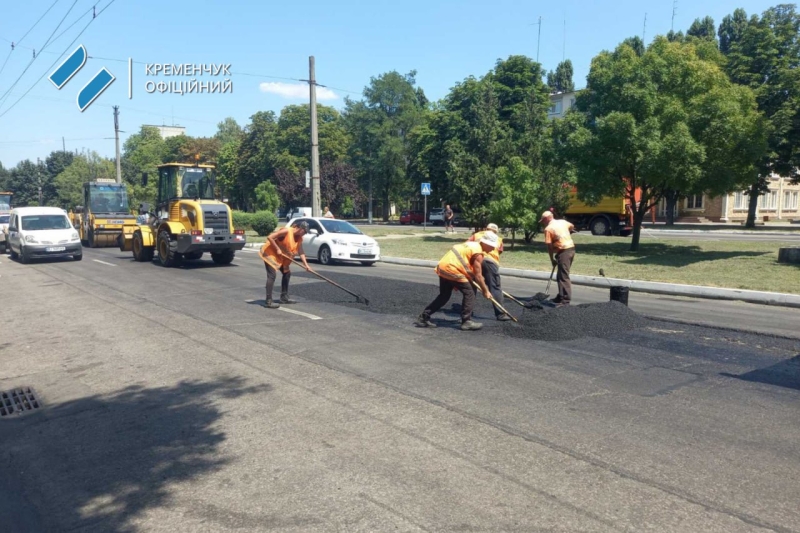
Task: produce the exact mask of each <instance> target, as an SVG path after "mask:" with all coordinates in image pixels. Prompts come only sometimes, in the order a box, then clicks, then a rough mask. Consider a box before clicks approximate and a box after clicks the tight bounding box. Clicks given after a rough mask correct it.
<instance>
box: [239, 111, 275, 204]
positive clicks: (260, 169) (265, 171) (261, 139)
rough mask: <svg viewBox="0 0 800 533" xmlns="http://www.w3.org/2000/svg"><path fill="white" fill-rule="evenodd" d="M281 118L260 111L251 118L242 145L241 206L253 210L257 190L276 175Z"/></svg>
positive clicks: (240, 147)
mask: <svg viewBox="0 0 800 533" xmlns="http://www.w3.org/2000/svg"><path fill="white" fill-rule="evenodd" d="M276 146H277V118H276V117H275V113H273V112H272V111H259V112H257V113H256V114H254V115H253V116H251V117H250V124H248V125H247V126H246V127H245V132H244V137H243V138H242V142H241V145H240V146H239V154H238V163H237V166H238V175H237V176H236V192H237V193H238V195H239V198H238V204H239V205H240V206H241V207H243V208H245V209H252V205H253V202H254V201H255V188H256V187H257V186H258V184H259V183H261V182H263V181H266V180H271V179H273V177H274V176H275V166H274V161H275V156H276Z"/></svg>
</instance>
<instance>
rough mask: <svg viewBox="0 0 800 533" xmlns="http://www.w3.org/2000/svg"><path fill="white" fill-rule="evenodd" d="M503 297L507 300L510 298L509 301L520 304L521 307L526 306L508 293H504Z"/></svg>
mask: <svg viewBox="0 0 800 533" xmlns="http://www.w3.org/2000/svg"><path fill="white" fill-rule="evenodd" d="M503 296H505V297H506V298H508V299H509V300H511V301H512V302H514V303H518V304H519V305H521V306H522V307H525V304H524V303H522V302H520V301H519V300H517V299H516V298H514V297H513V296H511V295H510V294H508V293H507V292H506V291H503Z"/></svg>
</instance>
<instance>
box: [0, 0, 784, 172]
mask: <svg viewBox="0 0 800 533" xmlns="http://www.w3.org/2000/svg"><path fill="white" fill-rule="evenodd" d="M54 1H55V0H26V1H24V2H22V1H14V2H12V1H10V0H6V1H5V2H3V8H2V11H3V12H2V17H0V68H2V65H3V63H4V62H6V59H8V61H7V63H6V65H5V67H4V68H3V70H2V72H0V96H2V95H3V94H4V93H6V92H7V91H8V89H9V87H11V85H12V84H13V83H14V82H15V81H17V79H18V77H19V76H20V74H22V72H23V70H24V69H25V68H26V67H28V65H29V63H30V61H31V59H32V57H33V51H32V49H33V48H36V49H37V50H40V49H41V47H42V45H44V43H45V42H47V40H48V37H50V35H51V34H52V35H53V36H54V37H56V36H58V35H59V34H61V33H62V32H64V31H65V30H67V28H68V27H69V26H70V25H71V24H73V22H74V23H75V24H74V26H72V27H71V28H70V29H68V30H67V31H66V32H65V33H63V35H61V37H59V38H58V39H57V40H52V41H51V42H50V43H49V44H48V45H47V47H46V48H45V50H44V52H42V53H39V54H38V56H37V58H36V59H35V60H34V61H33V63H31V64H30V66H29V68H28V70H27V72H26V73H25V74H24V75H23V76H22V78H20V79H19V82H18V83H17V85H16V86H15V87H14V88H13V89H12V90H11V91H10V93H9V94H8V95H7V96H6V98H5V99H2V98H0V115H2V116H0V162H2V164H3V165H4V166H5V167H6V168H9V167H12V166H14V165H15V164H16V163H17V162H18V161H20V160H23V159H26V158H29V159H32V160H34V161H35V160H36V158H37V157H41V158H43V159H44V158H45V157H46V156H47V155H48V154H49V153H50V152H51V151H52V150H60V149H61V146H62V141H61V139H62V137H64V138H65V139H66V147H67V149H68V150H75V149H78V150H82V149H84V148H85V149H91V150H96V151H97V152H98V153H100V155H102V156H105V157H113V155H114V140H113V137H114V121H113V111H112V106H113V105H119V106H120V129H121V130H123V131H124V132H125V133H123V134H121V141H123V142H124V140H125V139H126V138H127V136H128V135H129V134H130V133H135V132H136V131H138V130H139V128H140V126H141V125H142V124H157V125H159V124H168V125H169V124H173V123H174V124H176V125H181V126H185V127H186V133H187V134H188V135H192V136H208V135H213V134H214V132H215V131H216V124H217V123H218V122H219V121H221V120H222V119H224V118H225V117H228V116H232V117H234V118H235V119H236V120H237V121H238V122H239V124H240V125H245V124H246V123H247V122H248V121H249V117H250V116H251V115H252V114H253V113H255V112H256V111H259V110H274V111H275V112H276V113H277V112H279V111H280V109H281V108H282V107H283V106H285V105H287V104H297V103H304V102H306V101H307V95H308V90H307V85H305V88H304V89H303V90H302V91H299V95H298V96H292V89H291V87H285V86H282V85H280V86H275V85H272V86H267V87H266V88H267V89H272V90H273V91H278V92H285V93H289V94H288V95H283V96H282V95H280V94H276V93H275V92H265V91H264V90H262V85H261V84H263V83H278V84H297V83H299V82H296V81H292V80H291V79H289V80H287V79H277V78H296V79H306V78H307V77H308V57H309V56H311V55H313V56H315V58H316V76H317V80H318V82H319V83H321V84H325V85H327V86H329V87H331V88H334V89H332V91H333V93H335V94H334V96H335V98H334V99H328V100H326V99H323V98H322V96H324V94H323V93H322V91H320V99H319V101H320V103H324V104H328V105H333V106H334V107H337V108H341V107H342V105H343V103H344V102H343V98H344V97H345V96H350V97H352V98H359V97H360V95H361V91H362V90H363V88H364V86H365V85H367V84H368V83H369V80H370V77H371V76H377V75H380V74H381V73H384V72H387V71H391V70H397V71H399V72H401V73H406V72H408V71H410V70H412V69H414V70H416V71H417V82H418V84H419V85H420V86H421V87H422V88H423V89H424V91H425V93H426V94H427V95H428V97H429V98H430V99H432V100H436V99H439V98H442V97H444V96H445V95H446V94H447V92H448V90H449V89H450V88H451V87H452V86H453V85H454V84H455V83H456V82H458V81H460V80H463V79H464V78H466V77H468V76H470V75H475V76H481V75H483V74H485V73H486V72H487V71H488V70H490V69H491V68H492V67H493V66H494V64H495V62H496V60H497V59H499V58H506V57H508V56H509V55H512V54H525V55H528V56H529V57H532V58H536V53H537V32H538V26H537V25H535V23H536V22H537V21H538V19H539V17H540V16H541V17H542V31H541V48H540V50H539V60H540V62H541V63H542V64H543V66H544V68H545V69H547V70H550V69H554V68H555V66H556V65H557V64H558V62H559V61H560V60H561V59H562V53H563V52H564V35H565V25H564V20H565V18H566V57H567V58H569V59H571V60H572V62H573V65H574V67H575V84H576V86H577V87H578V88H581V87H583V86H584V84H585V79H586V74H587V73H588V70H589V65H590V62H591V59H592V57H594V56H595V55H596V54H597V53H598V52H600V51H601V50H604V49H613V48H614V47H615V46H616V45H617V44H618V43H619V42H620V41H621V40H622V39H624V38H626V37H629V36H632V35H640V36H641V35H642V30H643V23H644V19H645V13H646V14H647V25H646V34H645V40H646V42H650V41H651V40H652V38H653V36H655V35H656V34H664V33H666V32H667V31H669V29H670V25H671V19H672V12H673V1H672V0H657V1H656V0H645V1H644V2H637V1H634V0H620V1H617V2H596V3H590V2H588V1H583V2H579V1H577V0H564V1H562V2H559V3H555V2H548V3H547V4H544V3H542V4H539V5H537V3H534V2H530V1H520V0H516V1H513V0H491V1H488V0H458V1H456V0H424V1H423V0H406V1H405V2H401V3H398V2H387V1H385V0H384V1H382V0H377V1H373V2H365V1H354V0H340V1H338V2H334V3H332V2H329V1H326V2H321V1H318V0H306V1H304V2H294V3H290V2H255V1H252V0H251V1H249V2H245V1H243V0H226V1H224V2H219V1H214V0H207V1H206V2H202V3H201V2H198V1H196V0H195V1H188V0H161V1H155V0H113V1H112V0H100V1H99V2H97V12H98V13H99V12H100V10H101V9H103V8H104V7H105V6H107V5H108V8H107V9H105V10H104V11H103V12H102V13H101V14H99V15H98V16H97V17H96V18H95V19H94V20H93V21H92V22H91V24H89V21H90V20H92V15H91V7H92V5H94V4H95V2H96V1H97V0H58V1H57V2H56V3H55V6H54V7H52V9H50V11H49V12H48V13H47V14H46V15H45V16H44V18H42V19H41V21H40V22H39V23H38V25H37V26H36V27H35V28H34V29H33V30H32V31H30V33H28V34H27V35H26V36H25V37H24V39H23V40H22V42H21V43H20V44H19V46H18V47H17V48H16V50H15V51H13V52H11V45H10V43H9V41H15V42H19V41H20V38H22V37H23V35H25V33H26V32H27V31H28V30H29V29H30V28H31V27H32V26H33V25H34V23H35V22H36V21H37V20H38V19H39V18H40V17H41V16H42V15H43V14H44V13H45V12H46V11H47V10H48V8H50V7H51V6H52V5H53V3H54ZM73 3H74V7H72V6H73ZM109 3H110V4H109ZM777 3H778V2H763V1H757V0H737V1H736V2H731V1H721V0H696V1H694V2H688V1H686V0H681V1H680V2H679V3H678V5H677V15H676V16H675V30H676V31H677V30H684V31H685V30H686V29H687V28H688V27H689V25H690V24H691V22H692V21H693V20H694V19H695V18H697V17H703V16H705V15H711V16H712V17H713V18H714V21H715V23H716V24H719V22H720V21H721V20H722V18H723V17H724V16H725V15H726V14H729V13H731V12H733V10H734V9H735V8H737V7H742V8H744V9H745V10H746V11H747V13H748V15H750V14H752V13H761V12H762V11H764V10H765V9H767V8H768V7H770V6H771V5H775V4H777ZM70 7H72V11H71V12H70V13H69V15H67V11H68V10H69V9H70ZM87 10H88V11H89V14H85V15H84V13H86V12H87ZM65 15H67V16H66V19H64V23H63V24H62V25H61V27H60V28H59V29H58V30H57V31H55V33H54V30H55V28H56V27H57V26H58V24H59V22H60V21H61V20H62V18H64V16H65ZM87 24H89V25H88V27H87V28H86V30H85V32H84V33H83V34H82V35H81V36H80V37H79V38H78V40H77V41H75V43H74V44H72V45H71V46H70V42H71V41H72V40H73V39H75V38H76V37H78V34H79V33H80V31H81V30H82V29H83V28H84V27H85V26H86V25H87ZM78 44H83V45H84V46H85V47H86V49H87V50H88V52H89V55H90V56H95V57H92V58H90V59H89V60H88V61H87V63H86V65H85V66H84V67H83V69H82V70H81V71H80V72H79V73H78V74H76V75H75V77H74V78H73V79H72V80H71V81H70V82H69V83H68V84H67V85H66V86H64V87H63V88H62V89H61V90H57V89H56V88H55V87H54V86H53V85H52V84H51V83H50V81H49V80H48V79H47V76H49V75H50V73H51V72H52V70H53V69H54V68H55V67H56V66H58V64H60V63H61V61H62V60H63V59H64V58H66V57H67V54H68V53H69V52H72V50H74V48H75V47H76V46H77V45H78ZM59 56H62V57H61V59H59ZM129 57H132V58H133V60H134V61H137V62H140V63H175V64H182V63H204V64H208V63H216V64H228V63H229V64H230V65H231V67H230V69H231V71H232V72H233V73H234V74H233V75H232V76H231V78H230V79H231V80H232V81H233V93H232V94H187V95H177V94H167V93H165V94H160V93H157V92H156V93H154V94H148V93H147V92H146V91H145V83H146V82H147V81H148V80H149V79H152V77H149V76H147V75H146V73H145V66H144V65H143V64H134V69H133V98H132V99H130V100H129V99H128V73H127V59H128V58H129ZM100 58H108V59H100ZM56 61H57V63H55V62H56ZM54 63H55V65H54V66H52V67H51V65H53V64H54ZM103 66H105V67H107V68H108V69H109V70H110V71H111V73H112V74H114V75H115V76H116V77H117V80H116V81H115V82H114V83H113V84H112V85H111V86H110V87H109V88H108V89H107V90H106V91H105V92H104V93H103V94H102V95H101V96H100V97H99V98H98V99H97V100H96V101H95V102H94V103H93V104H92V105H91V106H90V107H89V108H88V109H87V110H86V111H84V112H83V113H81V112H80V111H79V110H78V108H77V105H76V102H75V99H76V96H77V93H78V92H79V90H80V89H81V88H82V87H83V86H84V84H86V83H87V82H88V81H89V80H90V79H91V78H92V76H93V75H94V74H95V73H96V72H97V71H99V70H100V69H101V68H102V67H103ZM243 73H249V74H255V76H252V75H244V74H243ZM40 76H42V79H41V80H40V81H38V82H36V80H37V79H39V77H40ZM161 79H171V80H174V81H177V82H179V81H188V80H189V78H183V77H173V78H161ZM202 79H203V81H211V80H218V81H221V80H222V79H223V77H218V78H215V77H209V76H205V77H204V78H202ZM155 81H159V80H158V79H156V80H155ZM29 89H30V92H29V93H28V94H27V96H25V97H24V98H22V99H21V100H20V101H19V103H17V104H16V105H15V106H14V107H13V108H11V105H12V104H14V102H15V101H17V100H18V99H19V98H20V96H22V94H23V93H25V92H26V91H28V90H29ZM294 91H295V93H297V92H298V91H297V89H295V90H294ZM347 91H350V92H347ZM173 117H174V118H173Z"/></svg>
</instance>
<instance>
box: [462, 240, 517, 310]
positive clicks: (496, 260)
mask: <svg viewBox="0 0 800 533" xmlns="http://www.w3.org/2000/svg"><path fill="white" fill-rule="evenodd" d="M487 232H490V233H494V234H495V235H497V248H495V249H493V250H492V251H490V252H488V253H487V254H486V255H484V256H483V263H482V267H483V271H482V272H481V273H482V274H483V279H484V280H485V281H486V285H487V286H488V287H489V291H490V292H491V293H492V296H494V299H495V300H497V301H498V302H500V304H501V305H502V303H503V289H501V288H500V254H502V253H503V238H502V237H501V236H500V228H498V227H497V224H489V225H488V226H486V229H485V230H483V231H478V232H475V233H473V234H472V236H471V237H470V238H469V239H467V242H480V240H481V239H482V238H483V236H484V235H486V233H487ZM473 291H474V292H475V294H477V291H478V289H477V288H473ZM494 316H495V318H497V320H500V321H508V320H511V317H510V316H508V315H507V314H506V313H504V312H502V311H501V310H500V309H498V308H497V307H495V308H494Z"/></svg>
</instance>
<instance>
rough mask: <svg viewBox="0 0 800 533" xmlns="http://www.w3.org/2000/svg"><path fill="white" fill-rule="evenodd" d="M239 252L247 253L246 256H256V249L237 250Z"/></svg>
mask: <svg viewBox="0 0 800 533" xmlns="http://www.w3.org/2000/svg"><path fill="white" fill-rule="evenodd" d="M239 251H240V252H244V253H247V254H257V253H258V250H256V249H253V248H242V249H241V250H239Z"/></svg>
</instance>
